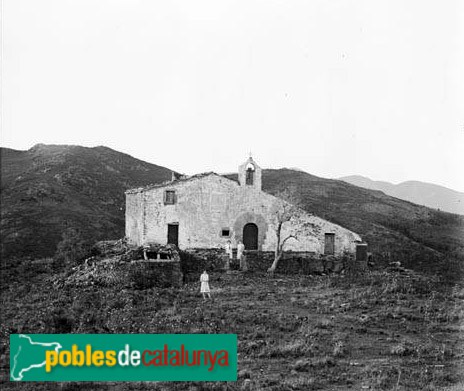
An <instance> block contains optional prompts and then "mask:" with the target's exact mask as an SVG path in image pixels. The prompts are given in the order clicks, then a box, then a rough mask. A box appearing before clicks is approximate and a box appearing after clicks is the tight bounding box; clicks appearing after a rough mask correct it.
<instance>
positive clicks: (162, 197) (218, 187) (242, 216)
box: [126, 157, 361, 255]
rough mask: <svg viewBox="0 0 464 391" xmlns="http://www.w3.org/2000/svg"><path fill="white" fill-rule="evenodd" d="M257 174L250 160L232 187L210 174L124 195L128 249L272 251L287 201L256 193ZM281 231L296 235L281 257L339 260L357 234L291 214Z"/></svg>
mask: <svg viewBox="0 0 464 391" xmlns="http://www.w3.org/2000/svg"><path fill="white" fill-rule="evenodd" d="M261 173H262V171H261V168H260V167H259V166H258V164H257V163H256V162H255V161H254V160H253V159H252V158H251V157H250V158H248V159H247V160H246V161H245V162H244V163H243V164H242V165H240V166H239V168H238V181H235V180H232V179H228V178H226V177H224V176H221V175H218V174H216V173H214V172H210V173H203V174H198V175H193V176H190V177H180V178H174V177H173V180H172V181H170V182H167V183H162V184H156V185H151V186H147V187H143V188H136V189H131V190H128V191H126V237H127V239H128V241H129V243H131V244H133V245H138V246H141V245H147V244H153V243H157V244H162V245H164V244H168V243H172V244H175V245H176V246H178V247H179V248H180V249H194V248H201V249H207V248H224V246H225V244H226V242H227V241H228V240H230V241H231V242H232V245H233V246H235V245H236V243H237V242H238V241H239V240H240V241H242V242H243V243H244V245H245V249H246V250H260V251H274V250H275V246H276V241H277V235H276V225H277V221H276V218H275V213H273V211H275V210H277V209H278V208H279V207H284V205H285V203H286V202H287V201H285V200H283V199H280V198H277V197H275V196H273V195H271V194H268V193H266V192H264V191H262V189H261V184H262V178H261ZM297 210H298V213H297V216H295V217H293V218H292V219H291V220H290V221H288V222H286V223H284V224H283V225H282V237H284V236H289V235H291V234H292V233H294V232H298V234H297V235H295V236H296V238H291V239H290V240H288V241H286V243H285V248H284V250H285V251H296V252H310V253H314V254H325V255H341V254H342V253H344V252H350V253H354V252H355V251H356V244H357V243H360V242H361V238H360V236H359V235H358V234H356V233H354V232H352V231H349V230H348V229H346V228H343V227H341V226H339V225H337V224H334V223H331V222H329V221H327V220H324V219H322V218H319V217H317V216H314V215H312V214H309V213H307V212H306V211H304V210H302V209H297Z"/></svg>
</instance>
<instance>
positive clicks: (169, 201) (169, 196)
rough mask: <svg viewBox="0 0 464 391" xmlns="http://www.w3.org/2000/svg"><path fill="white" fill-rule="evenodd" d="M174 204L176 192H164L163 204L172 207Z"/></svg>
mask: <svg viewBox="0 0 464 391" xmlns="http://www.w3.org/2000/svg"><path fill="white" fill-rule="evenodd" d="M175 203H176V192H175V191H174V190H166V191H165V192H164V204H165V205H174V204H175Z"/></svg>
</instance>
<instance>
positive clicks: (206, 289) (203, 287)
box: [200, 270, 211, 300]
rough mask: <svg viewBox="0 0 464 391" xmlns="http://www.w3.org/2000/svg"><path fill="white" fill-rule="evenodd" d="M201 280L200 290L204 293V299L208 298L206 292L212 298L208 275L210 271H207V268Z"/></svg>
mask: <svg viewBox="0 0 464 391" xmlns="http://www.w3.org/2000/svg"><path fill="white" fill-rule="evenodd" d="M200 281H201V287H200V292H201V293H202V294H203V300H206V296H205V294H207V295H208V297H209V298H210V299H211V293H210V290H209V276H208V273H206V270H205V271H204V272H203V274H202V275H201V276H200Z"/></svg>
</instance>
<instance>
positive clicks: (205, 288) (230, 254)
mask: <svg viewBox="0 0 464 391" xmlns="http://www.w3.org/2000/svg"><path fill="white" fill-rule="evenodd" d="M225 250H226V254H227V260H226V265H225V269H226V270H229V269H230V264H231V263H232V262H233V259H234V250H233V248H232V243H231V241H230V240H228V241H227V243H226V245H225ZM244 253H245V245H244V244H243V243H242V242H241V241H240V240H239V241H238V242H237V260H238V261H239V262H240V270H242V271H247V270H248V267H247V263H246V257H245V254H244ZM200 283H201V286H200V292H201V293H202V295H203V299H204V300H206V296H208V298H210V299H211V290H210V287H209V275H208V273H207V272H206V270H205V271H203V273H202V274H201V276H200Z"/></svg>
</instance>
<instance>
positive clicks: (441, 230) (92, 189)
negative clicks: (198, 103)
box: [0, 145, 464, 267]
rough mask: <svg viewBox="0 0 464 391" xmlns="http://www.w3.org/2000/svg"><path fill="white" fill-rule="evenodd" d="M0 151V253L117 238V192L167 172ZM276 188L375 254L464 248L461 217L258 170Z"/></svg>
mask: <svg viewBox="0 0 464 391" xmlns="http://www.w3.org/2000/svg"><path fill="white" fill-rule="evenodd" d="M0 155H1V156H0V158H1V169H2V176H1V206H2V208H1V226H0V231H1V232H0V233H1V237H0V240H1V246H2V247H1V251H2V256H3V257H4V258H8V259H11V258H13V257H15V256H17V257H24V256H30V257H39V256H40V257H42V256H51V255H53V254H54V252H55V249H56V245H57V243H58V242H59V241H60V240H61V234H62V232H63V230H64V229H66V228H67V227H73V228H77V229H78V230H79V231H81V232H82V233H83V234H84V235H85V236H86V237H87V238H88V239H89V240H92V241H97V240H101V239H112V238H120V237H123V236H124V230H125V228H124V227H125V223H124V213H125V195H124V191H125V190H127V189H129V188H133V187H138V186H143V185H148V184H151V183H160V182H164V181H166V180H170V179H171V174H172V172H171V170H169V169H168V168H165V167H160V166H157V165H154V164H149V163H146V162H143V161H141V160H138V159H135V158H133V157H131V156H129V155H126V154H123V153H120V152H117V151H114V150H112V149H110V148H106V147H96V148H85V147H80V146H63V145H61V146H60V145H36V146H34V147H33V148H31V149H30V150H28V151H16V150H11V149H5V148H2V149H0ZM226 176H227V177H229V178H231V179H236V177H237V174H230V175H226ZM284 188H290V189H293V190H294V191H295V193H296V194H297V195H298V196H299V197H300V199H301V204H302V206H303V208H304V209H305V210H307V211H308V212H310V213H313V214H315V215H318V216H320V217H322V218H326V219H328V220H330V221H333V222H335V223H338V224H340V225H342V226H344V227H346V228H348V229H351V230H353V231H355V232H357V233H359V234H360V235H361V236H362V237H363V239H364V240H365V241H367V242H368V243H369V248H370V250H371V251H373V252H375V253H377V254H382V253H388V254H391V255H392V256H393V258H394V257H395V254H400V255H399V256H400V257H401V260H405V259H406V260H407V262H409V263H411V264H413V265H416V266H418V267H422V266H421V265H422V264H423V263H424V262H428V260H430V259H435V257H437V256H440V254H451V253H454V254H464V243H463V238H464V216H459V215H454V214H450V213H445V212H440V211H437V210H434V209H429V208H426V207H425V206H419V205H416V204H413V203H410V202H407V201H403V200H401V199H398V198H394V197H391V196H388V195H386V194H384V193H382V192H380V191H376V190H368V189H364V188H361V187H357V186H353V185H351V184H349V183H347V182H344V181H340V180H333V179H325V178H319V177H316V176H313V175H310V174H308V173H305V172H302V171H295V170H291V169H280V170H263V190H264V191H267V192H269V193H271V194H278V193H279V191H281V190H282V189H284ZM428 264H434V261H430V262H428Z"/></svg>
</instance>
